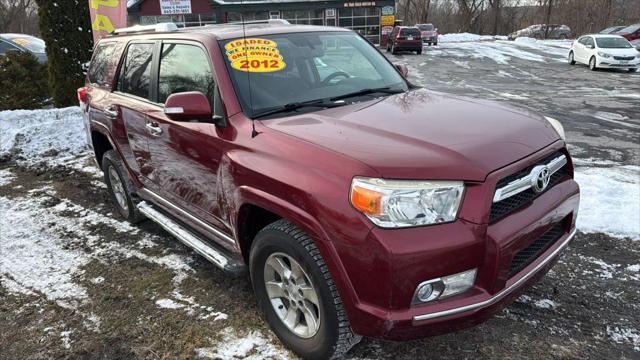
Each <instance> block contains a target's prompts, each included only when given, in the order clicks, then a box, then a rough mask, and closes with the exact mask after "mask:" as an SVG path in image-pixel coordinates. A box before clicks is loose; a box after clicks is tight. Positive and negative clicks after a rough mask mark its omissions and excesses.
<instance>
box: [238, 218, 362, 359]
mask: <svg viewBox="0 0 640 360" xmlns="http://www.w3.org/2000/svg"><path fill="white" fill-rule="evenodd" d="M249 263H250V267H251V282H252V284H253V289H254V291H255V293H256V297H257V298H258V304H259V305H260V308H261V309H262V311H263V313H264V315H265V317H266V320H267V322H268V323H269V325H270V326H271V329H272V330H273V332H274V333H275V334H276V335H277V336H278V338H280V340H281V341H282V342H283V343H284V344H285V345H286V346H287V347H289V348H290V349H291V350H293V352H295V353H296V354H298V355H299V356H300V357H302V358H304V359H332V358H337V357H341V356H343V355H344V354H345V353H346V352H347V351H348V350H349V349H350V348H351V347H352V346H353V345H355V344H356V343H358V341H360V338H361V337H360V336H357V335H355V334H354V333H353V332H352V331H351V326H350V325H349V320H348V319H347V315H346V312H345V310H344V307H343V305H342V300H341V298H340V295H339V294H338V291H337V289H336V286H335V284H334V282H333V279H332V278H331V274H330V273H329V270H328V269H327V266H326V265H325V263H324V260H323V259H322V256H321V255H320V251H319V250H318V248H317V247H316V246H315V244H314V242H313V240H311V239H310V238H309V237H308V236H307V235H306V234H305V233H303V232H302V231H301V230H300V229H298V228H297V227H296V226H295V225H293V224H291V223H290V222H288V221H285V220H279V221H276V222H274V223H272V224H270V225H268V226H266V227H265V228H264V229H262V230H261V231H260V232H259V233H258V235H257V236H256V238H255V241H254V243H253V246H252V248H251V255H250V257H249Z"/></svg>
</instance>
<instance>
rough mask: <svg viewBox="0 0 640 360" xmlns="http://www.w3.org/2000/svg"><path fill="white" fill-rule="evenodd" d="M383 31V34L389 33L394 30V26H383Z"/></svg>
mask: <svg viewBox="0 0 640 360" xmlns="http://www.w3.org/2000/svg"><path fill="white" fill-rule="evenodd" d="M381 32H382V35H389V34H391V33H392V32H393V26H383V27H382V29H381Z"/></svg>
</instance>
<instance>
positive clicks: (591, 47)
mask: <svg viewBox="0 0 640 360" xmlns="http://www.w3.org/2000/svg"><path fill="white" fill-rule="evenodd" d="M587 47H588V48H589V49H595V48H596V47H595V46H594V45H587Z"/></svg>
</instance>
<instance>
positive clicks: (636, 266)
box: [626, 264, 640, 272]
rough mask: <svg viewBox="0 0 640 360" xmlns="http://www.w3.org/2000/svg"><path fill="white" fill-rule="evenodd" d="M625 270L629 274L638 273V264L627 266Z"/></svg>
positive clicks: (639, 266)
mask: <svg viewBox="0 0 640 360" xmlns="http://www.w3.org/2000/svg"><path fill="white" fill-rule="evenodd" d="M626 270H627V271H631V272H640V264H635V265H629V266H627V268H626Z"/></svg>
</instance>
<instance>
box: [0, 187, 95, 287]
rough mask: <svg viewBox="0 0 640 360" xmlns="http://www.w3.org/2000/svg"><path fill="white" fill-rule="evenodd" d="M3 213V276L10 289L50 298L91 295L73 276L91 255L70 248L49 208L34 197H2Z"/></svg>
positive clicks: (0, 220) (0, 222)
mask: <svg viewBox="0 0 640 360" xmlns="http://www.w3.org/2000/svg"><path fill="white" fill-rule="evenodd" d="M0 213H2V216H0V228H1V229H2V231H0V248H1V249H2V253H3V255H2V256H0V269H1V271H2V274H1V275H2V278H1V279H0V280H1V282H2V284H3V285H4V286H5V287H7V289H8V290H9V291H14V292H21V293H26V294H31V293H33V292H36V293H41V294H43V295H45V296H46V297H47V298H48V299H50V300H59V299H67V300H69V299H86V298H87V292H86V290H85V289H84V288H83V287H82V286H80V285H78V284H76V283H75V282H74V281H73V280H74V277H75V276H76V274H77V273H78V272H79V269H80V267H82V266H83V265H85V264H86V263H87V262H88V261H89V258H88V257H87V256H86V255H85V254H84V253H82V252H80V251H74V250H69V249H67V246H66V242H65V240H63V239H62V238H60V236H59V235H58V234H57V232H56V231H55V229H53V228H52V226H51V222H52V221H55V219H52V217H51V216H50V215H49V214H48V213H49V210H47V209H42V208H39V207H38V205H37V204H35V203H34V202H32V201H25V200H15V199H13V200H9V199H7V198H4V197H0ZM7 279H9V280H7ZM25 289H26V290H28V291H25Z"/></svg>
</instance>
